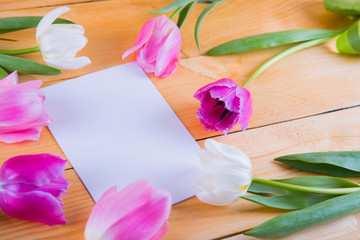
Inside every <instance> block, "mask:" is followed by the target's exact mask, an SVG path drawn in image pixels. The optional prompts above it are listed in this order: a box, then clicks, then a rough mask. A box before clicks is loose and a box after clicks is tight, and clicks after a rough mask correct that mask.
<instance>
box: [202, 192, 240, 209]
mask: <svg viewBox="0 0 360 240" xmlns="http://www.w3.org/2000/svg"><path fill="white" fill-rule="evenodd" d="M239 196H240V193H239V192H236V191H221V190H213V191H200V192H198V193H197V194H196V197H197V198H198V199H199V200H200V201H202V202H204V203H207V204H211V205H214V206H225V205H229V204H231V203H233V202H234V201H236V200H237V199H238V198H239Z"/></svg>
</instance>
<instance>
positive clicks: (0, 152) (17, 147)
mask: <svg viewBox="0 0 360 240" xmlns="http://www.w3.org/2000/svg"><path fill="white" fill-rule="evenodd" d="M40 153H51V154H54V155H58V154H59V155H60V157H61V158H62V159H67V158H66V156H65V154H64V152H63V151H62V150H61V148H60V147H59V145H58V144H57V142H56V141H55V139H54V137H53V135H52V134H51V132H50V130H49V128H47V127H44V128H43V131H42V132H41V135H40V139H39V142H34V141H24V142H21V143H13V144H7V143H2V142H0V165H2V164H3V163H4V162H5V160H7V159H9V158H12V157H15V156H19V155H29V154H40ZM65 168H66V169H69V168H71V164H70V163H69V161H68V162H67V163H66V165H65Z"/></svg>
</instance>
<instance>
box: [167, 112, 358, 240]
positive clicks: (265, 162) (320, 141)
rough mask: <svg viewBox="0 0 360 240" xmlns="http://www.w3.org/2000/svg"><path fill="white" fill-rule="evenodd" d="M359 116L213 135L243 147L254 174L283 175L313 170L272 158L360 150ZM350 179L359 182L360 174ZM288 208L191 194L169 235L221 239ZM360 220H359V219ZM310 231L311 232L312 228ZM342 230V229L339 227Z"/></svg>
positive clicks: (341, 115) (175, 215) (347, 114)
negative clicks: (217, 201) (211, 201)
mask: <svg viewBox="0 0 360 240" xmlns="http://www.w3.org/2000/svg"><path fill="white" fill-rule="evenodd" d="M358 119H360V107H356V108H352V109H347V110H343V111H337V112H333V113H328V114H323V115H320V116H315V117H309V118H305V119H300V120H295V121H290V122H286V123H280V124H274V125H271V126H266V127H262V128H258V129H253V130H248V131H245V132H238V133H233V134H230V135H228V136H225V137H224V136H220V137H216V138H214V139H215V140H217V141H220V142H223V143H227V144H232V145H234V146H237V147H239V148H240V149H241V150H242V151H244V152H245V153H246V154H247V155H248V156H249V157H250V159H251V161H252V164H253V176H256V177H262V178H266V179H279V178H288V177H296V176H306V175H315V174H311V173H307V172H303V171H299V170H296V169H294V168H291V167H288V166H286V165H284V164H280V163H275V162H272V159H274V158H276V157H279V156H282V155H287V154H293V153H294V154H295V153H303V152H316V151H345V150H357V151H359V150H360V128H359V127H358V125H359V122H358ZM199 144H200V145H201V146H202V147H203V144H204V141H199ZM352 180H355V181H357V182H360V178H353V179H352ZM284 212H285V211H283V210H278V209H271V208H267V207H263V206H260V205H257V204H255V203H252V202H248V201H245V200H239V201H238V202H236V203H234V204H231V205H229V206H226V207H213V206H209V205H205V204H202V203H201V202H200V201H198V200H197V199H195V198H192V199H190V200H187V201H185V202H183V203H181V204H179V205H175V206H174V208H173V210H172V213H171V217H170V225H171V228H170V230H169V233H168V235H167V238H166V239H172V240H175V239H214V238H219V237H223V236H226V235H230V234H233V233H238V232H243V231H244V230H248V229H251V228H253V227H255V226H257V225H259V224H260V223H262V222H264V221H266V220H269V219H271V218H273V217H275V216H276V215H278V214H280V213H284ZM356 216H360V215H356ZM357 219H358V218H357ZM359 221H360V219H358V223H359ZM308 231H309V232H312V230H308ZM338 231H342V230H341V228H340V227H339V228H338ZM354 234H355V231H354Z"/></svg>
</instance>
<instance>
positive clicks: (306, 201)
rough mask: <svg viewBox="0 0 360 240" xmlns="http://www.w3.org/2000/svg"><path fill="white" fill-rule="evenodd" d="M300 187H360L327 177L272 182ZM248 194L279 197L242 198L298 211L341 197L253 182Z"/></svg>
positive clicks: (254, 196)
mask: <svg viewBox="0 0 360 240" xmlns="http://www.w3.org/2000/svg"><path fill="white" fill-rule="evenodd" d="M272 181H275V182H282V183H288V184H293V185H299V186H307V187H314V188H358V187H359V186H360V185H359V184H357V183H354V182H351V181H348V180H345V179H341V178H335V177H327V176H306V177H295V178H285V179H278V180H272ZM248 192H252V193H256V194H272V195H278V196H256V195H250V196H242V198H244V199H246V200H249V201H252V202H255V203H258V204H261V205H264V206H268V207H273V208H280V209H288V210H296V209H302V208H305V207H308V206H311V205H313V204H316V203H319V202H322V201H325V200H327V199H330V198H333V197H336V196H339V195H334V194H312V193H304V192H299V191H295V190H287V189H283V188H278V187H274V186H269V185H266V184H261V183H257V182H252V183H251V185H250V187H249V189H248Z"/></svg>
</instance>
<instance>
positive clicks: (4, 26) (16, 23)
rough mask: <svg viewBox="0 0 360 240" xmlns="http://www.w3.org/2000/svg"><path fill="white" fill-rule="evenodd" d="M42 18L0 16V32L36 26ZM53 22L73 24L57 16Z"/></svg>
mask: <svg viewBox="0 0 360 240" xmlns="http://www.w3.org/2000/svg"><path fill="white" fill-rule="evenodd" d="M42 18H43V17H37V16H34V17H8V18H0V34H1V33H7V32H15V31H19V30H23V29H28V28H34V27H37V25H38V24H39V22H40V20H41V19H42ZM54 23H55V24H56V23H65V24H74V22H72V21H69V20H66V19H62V18H57V19H56V20H55V21H54Z"/></svg>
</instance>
